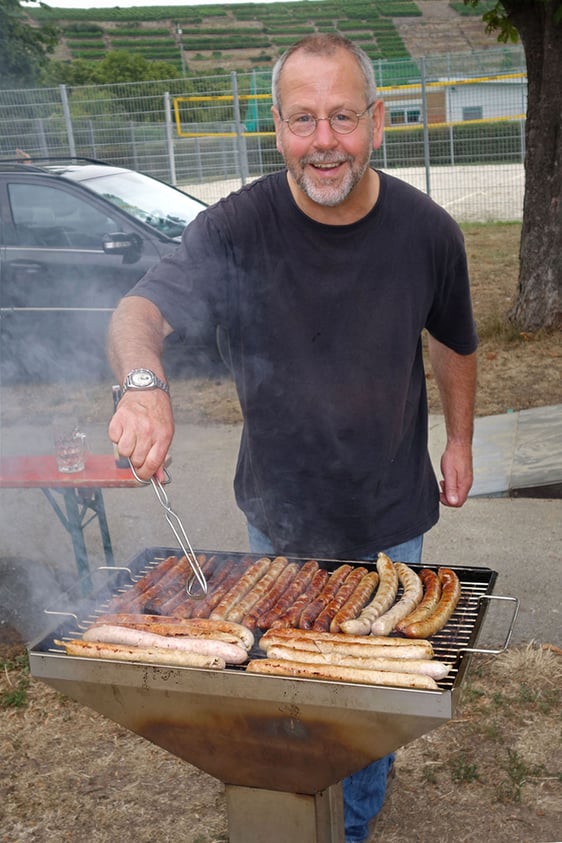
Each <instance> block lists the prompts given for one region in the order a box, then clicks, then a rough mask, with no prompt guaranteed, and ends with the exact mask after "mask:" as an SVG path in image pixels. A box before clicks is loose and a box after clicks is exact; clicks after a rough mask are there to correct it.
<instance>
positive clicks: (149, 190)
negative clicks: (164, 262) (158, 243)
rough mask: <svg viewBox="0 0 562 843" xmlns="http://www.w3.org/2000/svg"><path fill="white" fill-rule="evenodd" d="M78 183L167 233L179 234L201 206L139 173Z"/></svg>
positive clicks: (113, 175) (188, 197) (114, 175)
mask: <svg viewBox="0 0 562 843" xmlns="http://www.w3.org/2000/svg"><path fill="white" fill-rule="evenodd" d="M82 184H83V185H84V187H87V188H89V189H90V190H93V191H94V193H98V194H99V195H100V196H103V197H104V198H105V199H107V200H108V201H109V202H112V203H113V204H114V205H116V206H117V207H118V208H122V209H123V210H124V211H127V213H129V214H131V216H133V217H135V218H136V219H137V220H140V221H141V222H144V223H147V224H148V225H150V226H152V228H154V229H156V231H161V232H162V233H163V234H166V235H167V236H168V237H181V234H182V232H183V230H184V228H185V227H186V225H187V224H188V223H190V222H191V220H193V219H194V218H195V217H196V216H197V214H198V213H199V211H201V210H203V208H204V207H205V205H204V204H203V203H202V202H199V201H198V200H197V199H193V198H192V197H191V196H187V194H185V193H182V192H181V191H179V190H175V189H174V188H173V187H170V186H169V185H167V184H163V183H162V182H159V181H156V180H155V179H152V178H150V176H145V175H143V174H142V173H134V172H127V173H114V174H112V175H107V176H99V177H96V178H93V179H85V180H84V181H83V182H82Z"/></svg>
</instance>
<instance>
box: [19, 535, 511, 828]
mask: <svg viewBox="0 0 562 843" xmlns="http://www.w3.org/2000/svg"><path fill="white" fill-rule="evenodd" d="M196 552H197V553H206V554H210V553H213V554H217V555H219V556H223V557H224V558H228V559H229V560H234V563H235V564H237V563H239V562H241V560H242V558H245V559H247V558H248V554H237V553H225V552H224V551H220V552H211V551H196ZM178 553H179V551H177V550H176V549H174V548H148V549H146V550H145V551H143V552H142V553H140V554H139V555H138V556H136V557H135V559H134V560H133V561H132V562H131V563H130V564H129V566H128V570H127V571H125V572H124V571H122V570H121V571H114V572H112V573H111V575H110V577H109V579H108V580H107V581H106V582H105V583H103V584H102V585H101V586H100V587H99V589H96V590H94V592H92V594H91V595H90V596H87V597H77V599H76V603H72V605H73V613H72V615H70V616H65V618H64V620H61V617H62V616H60V617H57V619H56V621H54V623H55V624H56V626H55V628H53V629H50V630H49V631H48V632H47V633H45V634H44V635H43V636H42V637H41V638H40V640H38V641H37V642H36V643H34V644H32V646H31V647H30V666H31V672H32V674H33V675H34V676H35V677H37V678H38V679H41V680H43V681H44V682H46V683H47V684H48V685H51V686H52V687H54V688H55V689H57V690H58V691H60V692H61V693H63V694H66V695H67V696H69V697H71V698H72V699H74V700H76V701H77V702H79V703H82V704H83V705H86V706H88V707H90V708H92V709H94V710H95V711H97V712H99V713H101V714H103V715H105V716H106V717H109V718H110V719H111V720H114V721H116V722H117V723H120V724H121V725H123V726H125V727H126V728H128V729H130V730H131V731H133V732H135V733H136V734H138V735H141V736H142V737H144V738H146V739H147V740H149V741H151V742H153V743H154V744H156V745H158V746H159V747H161V748H163V749H166V750H168V751H169V752H171V753H172V754H174V755H176V756H178V757H179V758H182V759H183V760H185V761H188V762H189V763H191V764H193V765H195V766H196V767H198V768H199V769H201V770H204V771H205V772H206V773H209V774H210V775H212V776H214V777H216V778H218V779H220V780H221V781H222V782H224V784H225V787H226V805H227V814H228V823H229V839H230V841H231V843H263V840H264V839H265V834H266V832H265V829H267V839H268V841H269V843H295V841H299V843H343V840H344V831H343V807H342V806H343V801H342V786H341V781H342V779H343V778H345V777H346V776H347V775H349V774H351V773H353V772H356V771H357V770H359V769H361V768H362V767H364V766H365V765H366V764H368V763H369V762H371V761H373V760H375V759H378V758H382V757H383V756H384V755H386V754H388V753H389V752H392V751H394V750H396V749H397V748H399V747H401V746H404V745H406V744H407V743H409V742H410V741H412V740H414V739H416V738H418V737H420V736H421V735H424V734H426V733H428V732H431V731H432V730H433V729H436V728H438V727H439V726H440V725H442V724H443V723H445V722H446V721H448V720H449V719H451V718H452V717H453V716H454V713H455V708H456V706H457V704H458V700H459V694H460V689H461V685H462V681H463V678H464V676H465V675H466V671H467V669H468V666H469V661H470V656H471V654H472V653H481V652H484V653H499V652H501V651H502V650H503V649H505V648H506V647H507V645H508V643H509V640H510V637H511V632H512V629H513V625H514V622H515V617H516V614H517V609H518V601H517V599H516V598H510V597H505V598H504V597H497V596H494V595H493V594H492V591H493V588H494V584H495V581H496V578H497V574H496V572H495V571H492V570H491V569H489V568H472V567H464V566H457V567H453V566H449V567H453V570H455V571H456V573H457V574H458V576H459V579H460V581H461V587H462V597H461V601H460V603H459V605H458V607H457V609H456V610H455V613H454V615H453V617H452V618H451V620H450V621H449V623H448V624H447V626H446V627H445V628H444V629H443V630H442V631H441V633H439V634H438V635H436V636H434V637H433V638H432V642H433V645H434V650H435V658H437V659H440V660H442V661H446V662H447V663H451V664H452V665H453V668H452V670H451V672H450V674H449V675H448V676H447V677H446V678H445V679H444V680H442V681H440V682H439V683H438V686H439V690H438V691H427V690H413V689H399V688H391V687H379V686H367V685H356V684H351V683H343V682H328V681H323V680H316V679H314V680H311V679H292V678H286V677H276V676H261V675H254V674H250V673H246V672H245V670H244V668H243V667H237V666H232V667H230V666H229V667H227V669H226V670H224V671H216V670H207V669H200V668H170V667H163V666H157V665H152V664H133V663H129V662H117V661H109V660H96V659H88V658H82V657H77V656H68V655H66V653H65V652H64V651H63V650H62V649H61V648H60V647H59V646H57V644H56V643H55V640H57V639H61V638H64V637H76V636H79V635H81V634H82V633H83V631H84V630H85V629H86V628H87V627H88V626H89V624H91V623H92V622H93V621H94V620H95V619H96V617H97V616H98V615H99V613H100V612H104V611H106V610H107V607H108V604H109V602H110V600H111V599H112V598H113V597H114V596H115V594H117V593H118V592H119V591H122V590H124V589H127V588H128V587H130V586H131V585H132V584H133V583H134V581H136V580H137V579H139V578H140V577H141V576H143V575H144V574H145V573H147V572H148V571H149V570H150V569H151V568H153V567H154V566H156V565H157V564H159V563H160V562H161V561H162V559H164V558H166V557H168V556H170V555H172V554H178ZM255 558H256V559H257V558H258V557H257V556H256V557H255ZM296 561H299V562H304V560H296ZM341 564H342V562H341V560H339V561H331V560H322V561H320V565H321V566H323V567H326V568H327V569H328V570H334V569H335V568H336V567H337V566H339V565H341ZM351 564H361V563H360V562H353V563H351ZM412 567H413V568H414V569H415V570H419V568H421V567H422V566H415V565H412ZM491 600H508V601H512V602H513V605H514V611H513V617H512V620H511V623H510V626H509V630H508V632H507V636H506V640H505V643H504V645H503V647H502V648H501V649H499V650H480V649H478V648H477V647H476V646H475V644H476V640H477V638H478V634H479V631H480V629H481V626H482V623H483V621H484V618H485V616H486V613H487V610H488V607H489V604H490V601H491ZM74 606H75V608H74ZM250 655H251V657H254V656H257V655H261V653H258V651H257V650H256V651H255V652H252V653H251V654H250Z"/></svg>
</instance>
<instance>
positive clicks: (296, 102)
mask: <svg viewBox="0 0 562 843" xmlns="http://www.w3.org/2000/svg"><path fill="white" fill-rule="evenodd" d="M365 89H366V85H365V79H364V77H363V74H362V71H361V68H360V66H359V64H358V63H357V60H356V59H355V57H354V56H353V55H352V54H350V53H349V52H347V51H346V50H344V49H338V50H336V51H335V52H334V53H333V54H332V55H308V54H306V53H304V52H299V51H297V52H296V53H294V54H293V55H292V56H290V57H289V58H288V60H287V62H286V64H285V66H284V67H283V70H282V74H281V77H280V80H279V102H280V110H281V113H280V112H279V110H277V109H276V108H273V109H272V112H273V118H274V121H275V129H276V134H277V149H278V150H279V152H280V153H281V155H282V156H283V158H284V160H285V163H286V165H287V169H288V172H289V185H290V187H291V191H292V193H293V196H294V198H295V200H296V202H297V204H298V205H299V207H301V209H302V210H303V211H304V212H305V213H307V214H308V215H309V216H311V217H313V218H314V219H317V220H319V221H321V222H328V223H330V222H332V223H334V224H338V223H344V222H351V221H354V220H355V219H359V218H360V217H361V216H364V214H365V213H367V212H368V211H369V210H370V208H371V207H372V206H373V204H374V202H375V201H376V196H377V194H378V177H377V176H376V173H375V172H374V171H373V170H371V169H370V168H369V160H370V157H371V151H372V149H376V148H377V147H378V146H380V144H381V142H382V130H383V113H384V112H383V104H382V101H380V100H378V101H377V102H375V103H374V105H373V106H372V108H371V109H370V110H369V111H367V112H366V113H365V114H364V115H363V116H362V117H361V118H360V119H359V123H358V125H357V128H356V129H355V130H354V131H353V132H350V133H349V134H343V135H342V134H338V133H336V132H334V130H333V129H332V127H331V126H330V123H329V121H328V120H326V119H323V120H319V121H318V123H317V124H316V129H315V131H314V132H313V133H312V134H311V135H307V136H306V137H300V136H297V135H295V134H294V133H293V132H292V131H291V129H290V128H289V126H288V124H287V123H286V122H284V121H285V120H286V119H287V118H290V117H292V116H293V115H295V114H297V113H308V114H311V115H313V116H315V117H317V118H326V117H330V116H331V115H332V114H334V113H335V112H337V111H339V110H340V109H349V110H351V111H352V112H355V113H357V114H359V113H361V112H363V111H365V109H366V107H367V106H368V105H369V102H368V101H367V99H366V96H367V95H366V90H365Z"/></svg>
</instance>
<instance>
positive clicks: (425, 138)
mask: <svg viewBox="0 0 562 843" xmlns="http://www.w3.org/2000/svg"><path fill="white" fill-rule="evenodd" d="M420 70H421V89H422V115H423V163H424V167H425V191H426V193H427V195H428V196H431V179H430V163H429V126H428V116H427V88H426V79H425V58H422V59H421V61H420Z"/></svg>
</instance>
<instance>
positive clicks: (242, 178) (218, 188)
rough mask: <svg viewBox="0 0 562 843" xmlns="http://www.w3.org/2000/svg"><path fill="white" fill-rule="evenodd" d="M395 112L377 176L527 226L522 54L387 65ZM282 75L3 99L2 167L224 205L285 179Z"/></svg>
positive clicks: (467, 210)
mask: <svg viewBox="0 0 562 843" xmlns="http://www.w3.org/2000/svg"><path fill="white" fill-rule="evenodd" d="M374 67H375V73H376V75H377V79H378V80H379V93H380V96H381V97H382V98H383V99H384V102H385V112H386V129H385V136H384V141H383V144H382V146H381V148H380V149H379V150H376V151H375V152H374V153H373V157H372V163H373V165H374V166H376V167H380V168H381V169H384V170H387V171H389V172H393V173H396V174H397V175H399V176H400V177H402V178H404V179H406V180H407V181H410V182H411V183H412V184H414V185H415V186H417V187H419V188H420V189H421V190H424V191H425V192H427V193H429V194H430V195H431V196H432V197H433V198H434V199H436V201H438V202H439V203H440V204H442V205H444V206H445V207H447V208H448V209H449V210H450V212H451V213H452V214H453V216H455V217H456V218H457V219H459V221H470V220H474V221H482V220H511V219H513V220H516V219H521V215H522V203H523V185H524V174H523V160H524V154H525V148H524V124H525V112H526V95H527V86H526V70H525V64H524V56H523V51H522V50H521V49H520V48H505V49H501V50H486V51H481V52H472V53H467V54H450V55H447V56H432V57H428V58H423V59H419V60H416V61H414V60H407V61H404V60H402V61H393V62H391V61H386V62H375V63H374ZM270 84H271V72H270V71H266V70H263V71H261V70H257V69H256V70H253V71H251V72H249V73H231V74H223V75H220V76H210V77H204V78H181V79H172V80H166V81H154V82H138V83H123V84H113V85H96V86H93V85H90V86H76V87H71V86H64V85H61V86H59V87H56V88H40V89H30V90H6V91H0V157H2V158H6V157H11V156H13V155H14V154H15V150H16V149H17V148H19V149H23V150H24V151H25V152H26V153H27V154H29V155H31V157H33V156H34V155H35V156H41V157H44V156H53V157H56V156H67V155H70V156H84V157H90V158H98V159H100V160H104V161H107V162H109V163H112V164H116V165H120V166H125V167H131V168H133V169H138V170H141V171H144V172H146V173H149V174H150V175H154V176H156V177H158V178H161V179H162V180H164V181H167V182H169V183H172V184H175V185H178V186H180V187H182V188H183V189H186V190H188V192H190V193H192V194H194V195H195V196H198V197H200V198H202V199H204V200H205V201H208V202H213V201H216V200H218V199H219V198H221V196H224V195H225V193H227V192H229V191H230V190H232V189H236V188H237V187H240V186H241V185H243V184H245V183H246V182H247V181H249V180H252V179H254V178H258V177H259V176H261V175H263V174H266V173H268V172H272V171H273V170H276V169H279V167H281V166H282V160H281V158H280V156H279V153H278V152H277V149H276V146H275V137H274V132H273V122H272V118H271V111H270V109H271V98H270Z"/></svg>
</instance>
